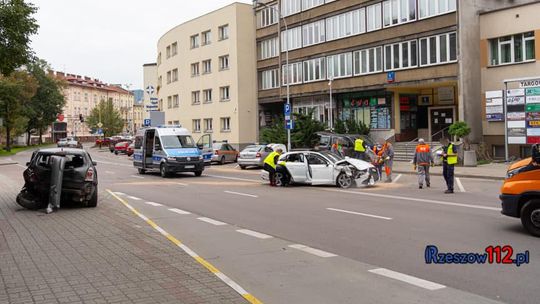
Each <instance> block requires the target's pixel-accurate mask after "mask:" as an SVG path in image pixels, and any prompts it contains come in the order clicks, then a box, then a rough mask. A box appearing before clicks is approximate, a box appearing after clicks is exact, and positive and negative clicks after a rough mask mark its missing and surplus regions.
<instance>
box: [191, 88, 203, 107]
mask: <svg viewBox="0 0 540 304" xmlns="http://www.w3.org/2000/svg"><path fill="white" fill-rule="evenodd" d="M200 103H201V91H192V92H191V104H194V105H196V104H200Z"/></svg>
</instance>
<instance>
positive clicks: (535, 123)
mask: <svg viewBox="0 0 540 304" xmlns="http://www.w3.org/2000/svg"><path fill="white" fill-rule="evenodd" d="M527 128H540V120H528V121H527Z"/></svg>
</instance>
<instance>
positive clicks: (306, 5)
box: [302, 0, 330, 11]
mask: <svg viewBox="0 0 540 304" xmlns="http://www.w3.org/2000/svg"><path fill="white" fill-rule="evenodd" d="M327 2H330V1H327ZM323 4H324V0H302V10H303V11H306V10H308V9H311V8H314V7H316V6H320V5H323Z"/></svg>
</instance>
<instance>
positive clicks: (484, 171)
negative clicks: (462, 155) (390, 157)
mask: <svg viewBox="0 0 540 304" xmlns="http://www.w3.org/2000/svg"><path fill="white" fill-rule="evenodd" d="M393 169H394V172H395V173H402V174H416V171H414V170H413V165H412V163H410V162H397V161H396V162H394V168H393ZM507 169H508V165H507V164H495V163H491V164H487V165H479V166H477V167H456V168H455V176H456V177H472V178H485V179H493V180H503V179H504V178H505V176H506V171H507ZM430 173H431V174H432V175H442V166H435V167H432V168H431V170H430Z"/></svg>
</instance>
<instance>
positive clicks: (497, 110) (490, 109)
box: [486, 106, 503, 114]
mask: <svg viewBox="0 0 540 304" xmlns="http://www.w3.org/2000/svg"><path fill="white" fill-rule="evenodd" d="M497 113H500V114H502V113H503V106H491V107H486V114H497Z"/></svg>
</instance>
